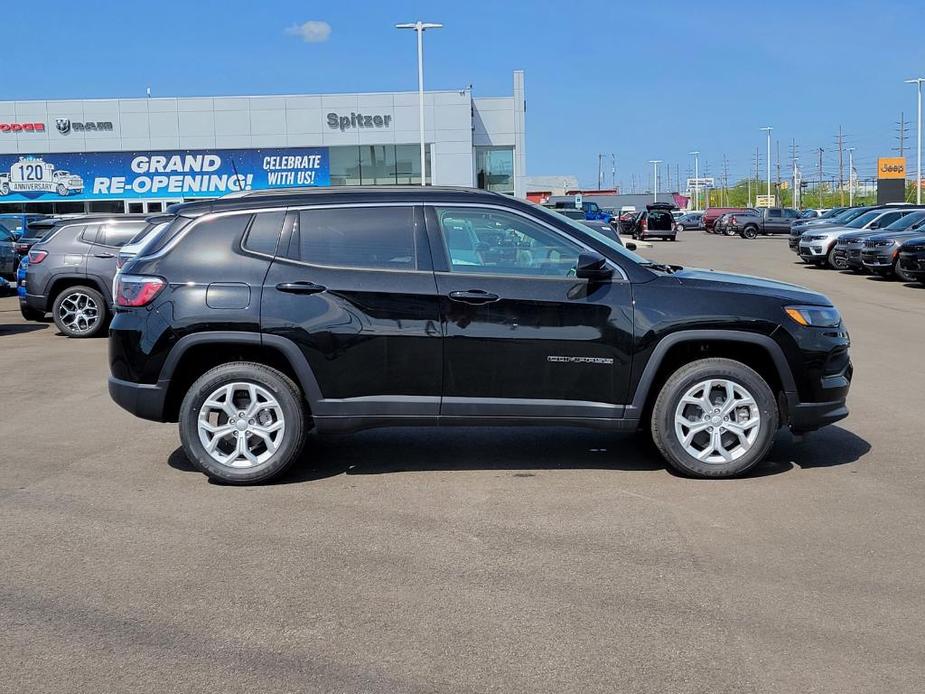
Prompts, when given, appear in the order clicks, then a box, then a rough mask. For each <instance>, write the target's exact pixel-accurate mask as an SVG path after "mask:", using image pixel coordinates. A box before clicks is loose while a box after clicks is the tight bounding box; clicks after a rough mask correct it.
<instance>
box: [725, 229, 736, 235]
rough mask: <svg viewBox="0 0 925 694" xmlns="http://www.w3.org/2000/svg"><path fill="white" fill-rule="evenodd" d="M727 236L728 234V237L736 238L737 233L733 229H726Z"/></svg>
mask: <svg viewBox="0 0 925 694" xmlns="http://www.w3.org/2000/svg"><path fill="white" fill-rule="evenodd" d="M725 234H726V236H735V235H736V233H735V231H734V230H733V229H726V232H725Z"/></svg>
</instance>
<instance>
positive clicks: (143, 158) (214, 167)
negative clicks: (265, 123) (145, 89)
mask: <svg viewBox="0 0 925 694" xmlns="http://www.w3.org/2000/svg"><path fill="white" fill-rule="evenodd" d="M330 183H331V180H330V170H329V162H328V150H327V148H326V147H288V148H283V149H218V150H167V151H157V152H93V153H67V154H35V155H16V154H13V155H10V154H0V201H2V202H13V201H28V200H55V199H62V198H67V199H71V200H107V199H110V200H111V199H128V198H215V197H219V196H221V195H224V194H225V193H231V192H235V191H239V190H256V189H265V188H285V187H291V186H328V185H330Z"/></svg>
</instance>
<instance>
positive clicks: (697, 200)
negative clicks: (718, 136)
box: [688, 152, 700, 210]
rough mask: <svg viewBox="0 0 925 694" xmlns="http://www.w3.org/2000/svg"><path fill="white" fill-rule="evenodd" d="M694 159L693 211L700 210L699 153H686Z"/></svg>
mask: <svg viewBox="0 0 925 694" xmlns="http://www.w3.org/2000/svg"><path fill="white" fill-rule="evenodd" d="M688 154H690V155H691V156H692V157H694V209H695V210H699V209H700V152H688Z"/></svg>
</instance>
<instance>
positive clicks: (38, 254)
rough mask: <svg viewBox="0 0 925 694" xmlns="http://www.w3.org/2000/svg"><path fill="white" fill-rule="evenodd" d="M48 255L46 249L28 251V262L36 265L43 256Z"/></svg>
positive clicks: (43, 258)
mask: <svg viewBox="0 0 925 694" xmlns="http://www.w3.org/2000/svg"><path fill="white" fill-rule="evenodd" d="M47 257H48V251H30V252H29V263H31V264H32V265H38V264H39V263H41V262H42V261H43V260H45V258H47Z"/></svg>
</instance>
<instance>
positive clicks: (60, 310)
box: [51, 286, 109, 337]
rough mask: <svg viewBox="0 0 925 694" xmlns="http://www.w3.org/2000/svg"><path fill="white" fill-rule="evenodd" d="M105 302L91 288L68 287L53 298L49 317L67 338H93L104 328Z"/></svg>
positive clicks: (106, 314) (106, 313)
mask: <svg viewBox="0 0 925 694" xmlns="http://www.w3.org/2000/svg"><path fill="white" fill-rule="evenodd" d="M108 314H109V312H108V310H107V308H106V300H105V299H104V298H103V295H102V294H100V293H99V292H98V291H96V290H95V289H93V288H92V287H83V286H77V287H68V288H67V289H65V290H64V291H62V292H61V293H60V294H58V296H57V297H56V298H55V302H54V304H53V305H52V310H51V315H52V317H53V318H54V321H55V325H56V326H57V327H58V330H60V331H61V332H62V333H63V334H64V335H66V336H67V337H93V336H94V335H98V334H99V332H100V331H101V330H103V328H105V327H106V320H107V318H108Z"/></svg>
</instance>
